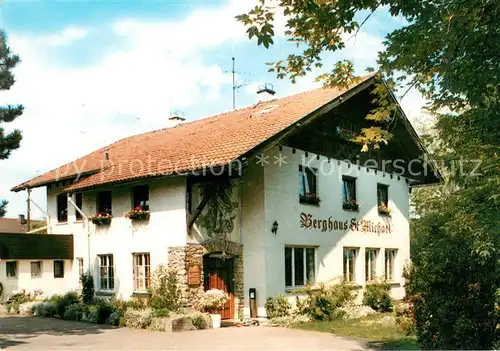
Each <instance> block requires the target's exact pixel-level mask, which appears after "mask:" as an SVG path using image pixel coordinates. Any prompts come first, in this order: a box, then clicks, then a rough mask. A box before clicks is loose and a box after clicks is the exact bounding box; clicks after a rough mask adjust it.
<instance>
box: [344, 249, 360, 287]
mask: <svg viewBox="0 0 500 351" xmlns="http://www.w3.org/2000/svg"><path fill="white" fill-rule="evenodd" d="M357 256H358V249H355V248H346V247H345V248H344V280H345V281H346V282H355V281H356V258H357Z"/></svg>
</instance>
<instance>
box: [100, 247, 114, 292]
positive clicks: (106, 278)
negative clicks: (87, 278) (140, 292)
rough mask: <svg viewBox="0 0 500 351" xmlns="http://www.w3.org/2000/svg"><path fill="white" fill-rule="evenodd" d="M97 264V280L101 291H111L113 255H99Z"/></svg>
mask: <svg viewBox="0 0 500 351" xmlns="http://www.w3.org/2000/svg"><path fill="white" fill-rule="evenodd" d="M99 263H100V270H99V278H100V282H101V285H100V287H101V290H113V289H114V288H115V274H114V268H113V255H99Z"/></svg>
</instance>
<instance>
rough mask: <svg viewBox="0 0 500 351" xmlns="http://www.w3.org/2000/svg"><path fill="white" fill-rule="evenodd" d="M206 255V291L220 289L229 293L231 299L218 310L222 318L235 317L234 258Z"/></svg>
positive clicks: (204, 269) (204, 263)
mask: <svg viewBox="0 0 500 351" xmlns="http://www.w3.org/2000/svg"><path fill="white" fill-rule="evenodd" d="M214 256H215V255H213V254H212V255H205V256H204V257H203V272H204V279H203V281H204V284H205V291H207V290H210V289H219V290H223V291H225V292H227V293H228V295H229V301H228V302H227V304H226V306H225V307H224V308H223V309H222V310H219V311H217V313H220V314H221V316H222V319H233V318H234V259H233V258H220V257H214Z"/></svg>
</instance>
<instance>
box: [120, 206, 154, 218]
mask: <svg viewBox="0 0 500 351" xmlns="http://www.w3.org/2000/svg"><path fill="white" fill-rule="evenodd" d="M149 215H150V212H149V210H146V209H144V208H143V207H142V206H137V207H136V208H134V209H133V210H130V211H128V212H126V213H125V217H127V218H129V219H131V220H133V221H147V220H149Z"/></svg>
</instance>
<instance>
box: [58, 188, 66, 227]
mask: <svg viewBox="0 0 500 351" xmlns="http://www.w3.org/2000/svg"><path fill="white" fill-rule="evenodd" d="M57 221H58V222H67V221H68V198H67V197H66V194H59V195H57Z"/></svg>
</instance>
